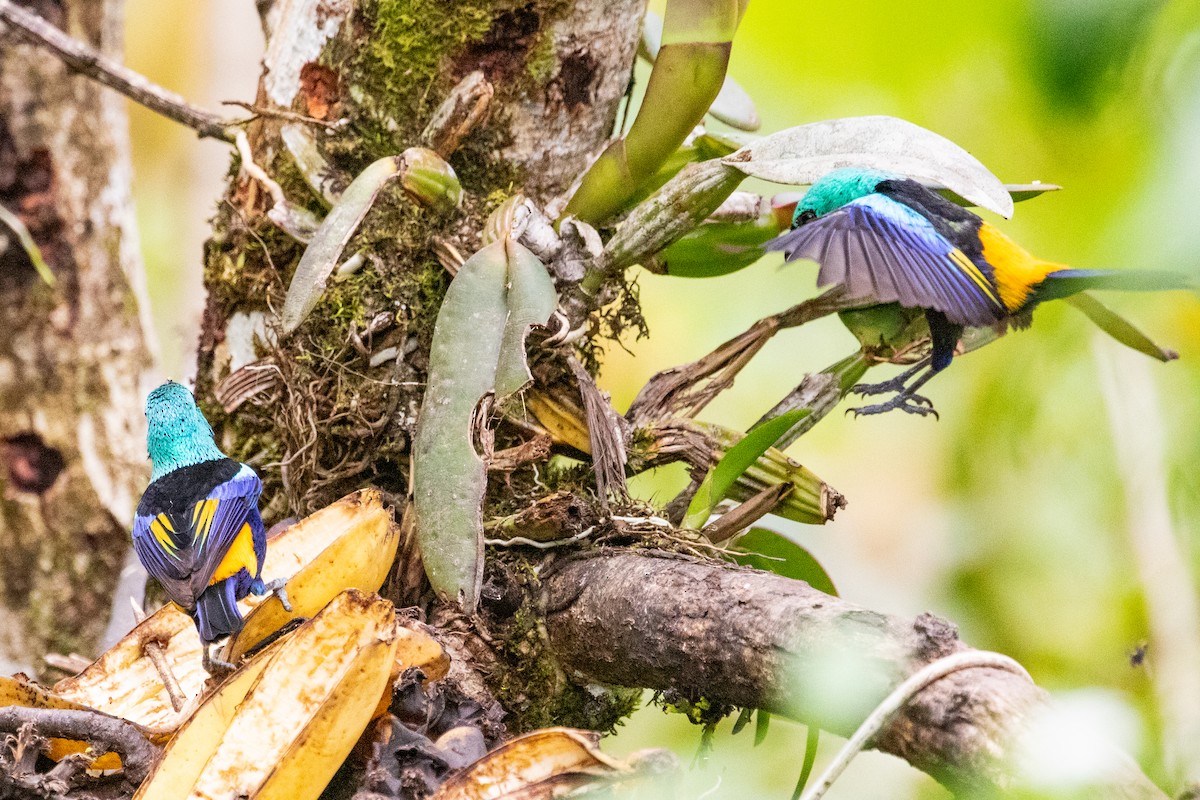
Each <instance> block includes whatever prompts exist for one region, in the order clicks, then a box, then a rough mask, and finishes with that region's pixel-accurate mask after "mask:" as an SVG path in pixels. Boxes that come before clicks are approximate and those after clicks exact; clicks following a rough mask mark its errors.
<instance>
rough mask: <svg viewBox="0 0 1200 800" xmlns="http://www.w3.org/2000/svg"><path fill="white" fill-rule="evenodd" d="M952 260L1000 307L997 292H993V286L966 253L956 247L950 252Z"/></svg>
mask: <svg viewBox="0 0 1200 800" xmlns="http://www.w3.org/2000/svg"><path fill="white" fill-rule="evenodd" d="M950 260H951V261H953V262H954V264H955V266H957V267H958V268H959V269H961V270H962V271H963V272H965V273H966V274H967V277H968V278H970V279H971V281H972V282H973V283H974V284H975V285H976V286H978V287H979V288H980V289H981V290H982V291H983V293H984V294H985V295H987V296H988V297H989V298H990V299H991V301H992V302H993V303H996V304H997V305H999V303H1000V298H998V297H996V292H995V291H993V290H992V285H991V284H990V283H988V279H987V277H986V276H984V274H983V273H982V272H980V271H979V267H977V266H975V262H974V261H972V260H971V259H969V258H967V254H966V253H964V252H963V251H962V250H959V249H958V248H957V247H956V248H954V249H953V250H951V251H950Z"/></svg>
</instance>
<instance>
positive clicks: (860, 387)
mask: <svg viewBox="0 0 1200 800" xmlns="http://www.w3.org/2000/svg"><path fill="white" fill-rule="evenodd" d="M927 366H929V357H928V356H926V357H925V358H922V359H921V360H920V361H918V362H917V363H916V364H914V365H913V366H911V367H909V368H908V369H906V370H904V372H901V373H900V374H899V375H897V376H896V377H894V378H891V379H889V380H886V381H880V382H879V383H859V384H855V385H854V387H852V388H851V389H850V391H851V392H853V393H854V394H861V395H871V394H888V393H889V392H903V391H904V388H905V384H907V383H908V382H909V381H910V380H911V379H912V377H913V376H914V375H916V374H917V373H918V372H920V371H921V370H923V369H925V368H926V367H927ZM922 399H924V398H922Z"/></svg>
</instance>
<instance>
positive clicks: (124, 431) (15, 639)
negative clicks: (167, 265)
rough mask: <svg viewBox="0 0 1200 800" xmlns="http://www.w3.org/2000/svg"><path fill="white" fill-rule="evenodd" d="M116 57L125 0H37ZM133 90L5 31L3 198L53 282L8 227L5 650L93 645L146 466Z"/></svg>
mask: <svg viewBox="0 0 1200 800" xmlns="http://www.w3.org/2000/svg"><path fill="white" fill-rule="evenodd" d="M29 6H30V7H31V9H32V10H34V11H36V12H38V13H40V14H43V15H45V16H46V17H47V18H48V19H50V20H51V21H52V22H53V23H54V24H56V25H58V26H59V27H61V28H62V29H63V30H65V31H67V32H68V33H70V34H71V35H72V36H75V37H77V38H79V39H82V40H83V41H85V42H88V43H90V44H91V45H93V46H95V47H97V48H99V49H100V50H102V51H103V52H105V53H106V54H109V55H113V56H116V57H118V58H119V56H120V52H121V47H122V46H121V26H122V17H121V3H120V2H119V0H64V2H57V3H51V2H40V3H30V4H29ZM130 177H131V174H130V161H129V141H128V125H127V123H126V115H125V109H124V100H123V99H122V98H121V97H120V96H118V95H116V94H114V93H112V92H109V91H107V90H105V89H102V88H100V87H99V86H98V85H96V84H94V83H92V82H90V81H89V80H87V79H85V78H82V77H78V76H73V75H71V74H70V73H69V72H68V70H67V69H66V68H65V67H64V66H63V64H61V63H60V62H59V61H58V60H57V59H55V58H54V57H53V56H51V55H49V54H47V53H46V52H44V51H42V50H39V49H37V48H35V47H34V46H32V45H29V44H26V43H25V42H24V41H22V40H21V39H19V38H17V36H16V35H15V33H13V32H12V31H3V32H0V204H3V205H4V206H5V207H6V208H7V209H9V210H10V211H12V212H14V213H15V214H16V215H17V216H18V217H19V218H20V219H21V220H22V221H23V222H24V224H25V226H26V227H27V228H28V229H29V231H30V233H31V234H32V237H33V239H34V241H35V242H36V244H37V245H38V246H39V248H40V250H41V252H42V255H43V256H44V258H45V260H46V262H47V263H48V265H49V267H50V269H51V271H52V272H53V274H54V277H55V279H56V285H55V286H54V287H53V288H51V287H50V286H49V285H47V284H46V283H45V282H44V281H43V280H42V279H41V278H39V276H38V274H37V273H36V272H35V270H34V269H33V267H32V265H31V263H30V261H29V259H28V257H27V256H26V254H25V252H24V251H23V250H22V249H21V248H20V247H19V246H17V244H16V240H15V238H14V237H12V236H8V235H6V233H7V232H6V231H5V230H3V229H0V242H3V244H0V330H3V334H0V437H2V438H3V441H2V444H0V466H3V469H2V470H0V481H2V482H3V489H4V492H3V499H2V500H0V549H2V550H3V552H4V557H3V558H2V559H0V631H2V633H0V660H10V661H15V662H17V663H20V664H25V665H34V664H35V661H34V659H35V658H38V657H40V656H41V655H42V654H44V653H46V652H48V651H59V652H72V651H77V652H81V653H92V652H94V646H95V644H96V642H97V640H98V638H99V636H100V634H101V633H102V631H103V629H104V625H105V622H106V621H107V619H108V616H109V615H108V611H109V606H110V599H111V592H112V590H113V587H114V586H115V584H116V582H117V577H118V573H119V571H120V569H121V564H122V561H123V558H124V556H125V554H126V552H127V551H128V550H129V528H130V525H131V524H132V519H133V509H134V506H135V505H136V503H137V498H138V494H139V492H140V490H141V488H142V487H143V485H144V482H145V480H146V477H147V472H148V470H147V469H146V466H145V458H146V456H145V446H144V439H145V435H144V430H143V428H144V424H145V422H144V420H143V419H142V415H141V398H142V396H144V393H145V391H146V390H147V389H148V388H149V381H150V379H151V375H150V372H149V369H150V366H151V363H152V355H151V351H150V347H149V344H148V342H149V341H150V339H149V334H148V330H149V325H148V323H147V318H146V316H145V314H144V313H143V312H144V311H145V309H146V303H145V293H144V288H143V284H144V276H143V274H142V263H141V259H140V256H139V254H138V242H137V237H136V232H135V227H134V216H133V213H134V212H133V203H132V196H131V193H130V192H131V186H130Z"/></svg>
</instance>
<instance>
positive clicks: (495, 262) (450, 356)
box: [413, 238, 557, 613]
mask: <svg viewBox="0 0 1200 800" xmlns="http://www.w3.org/2000/svg"><path fill="white" fill-rule="evenodd" d="M537 270H541V272H542V275H543V276H544V277H539V276H537ZM545 273H546V268H545V267H544V266H543V265H542V263H541V262H540V261H538V259H537V258H536V257H535V256H534V255H533V254H532V253H530V252H529V251H528V250H526V249H525V248H524V247H523V246H521V245H520V244H517V243H516V242H513V241H512V240H511V239H508V238H505V239H502V240H500V241H497V242H493V243H492V244H489V245H487V246H486V247H484V248H483V249H481V250H480V251H479V252H477V253H475V255H473V256H471V257H470V258H469V259H467V260H466V262H465V263H464V264H463V265H462V267H460V268H459V271H458V274H457V275H456V276H455V277H454V280H453V281H452V282H451V284H450V288H449V290H448V291H447V292H446V298H445V300H444V301H443V302H442V307H441V309H440V310H439V312H438V318H437V322H436V324H435V325H434V330H433V343H432V345H431V347H430V354H429V375H428V385H427V388H426V390H425V397H424V399H423V401H422V404H421V414H420V418H419V419H418V421H417V432H416V436H415V437H414V441H413V504H414V508H415V510H416V535H417V541H418V544H419V545H420V549H421V557H422V559H423V561H424V564H425V572H426V574H427V575H428V576H429V582H430V584H431V585H432V586H433V588H434V591H435V592H437V593H438V595H439V596H441V597H442V598H444V599H449V600H455V601H458V602H460V603H461V604H462V607H463V609H464V610H465V611H467V612H468V613H471V612H473V611H474V610H475V607H476V605H477V603H478V599H479V587H480V581H481V579H482V575H483V517H482V510H481V506H482V503H483V495H484V491H485V489H486V488H487V472H486V466H485V464H484V463H483V460H482V459H481V458H480V457H479V455H478V453H476V451H475V444H474V438H475V429H474V425H475V422H474V420H475V410H476V407H477V406H478V404H479V402H480V400H481V399H482V398H483V397H484V396H485V395H487V394H490V393H492V392H494V391H496V388H497V381H498V379H500V378H501V376H500V375H499V374H498V372H500V371H503V381H504V389H505V391H506V392H513V391H516V390H518V389H520V388H521V386H523V385H524V384H525V383H526V382H527V381H528V376H529V372H528V368H527V366H526V365H525V341H524V339H525V332H526V331H527V330H528V327H529V325H531V324H545V323H546V321H547V320H548V318H549V316H550V314H551V313H552V312H553V310H554V307H555V305H556V303H557V300H556V298H555V296H554V287H553V285H552V284H551V283H550V282H549V277H548V276H547V275H546V274H545ZM542 312H545V313H544V314H543V313H542Z"/></svg>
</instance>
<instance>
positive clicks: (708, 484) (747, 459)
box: [683, 409, 808, 528]
mask: <svg viewBox="0 0 1200 800" xmlns="http://www.w3.org/2000/svg"><path fill="white" fill-rule="evenodd" d="M807 413H808V410H807V409H797V410H795V411H789V412H787V413H786V414H781V415H779V416H778V417H776V418H775V419H772V420H770V421H768V422H765V423H763V424H762V425H759V426H758V427H757V428H755V429H754V430H752V431H750V432H749V433H747V434H746V435H745V437H744V438H743V439H742V440H741V441H740V442H738V443H737V444H735V445H733V446H732V447H730V448H729V449H728V450H726V451H725V455H724V456H722V457H721V460H720V461H718V462H717V464H716V466H715V467H713V468H712V469H711V470H709V473H708V475H707V476H705V478H704V481H703V482H701V484H700V488H699V489H697V490H696V494H695V495H693V497H692V502H691V503H690V504H689V505H688V510H687V514H686V515H685V516H684V519H683V524H684V526H685V527H689V528H700V527H702V526H703V525H704V523H705V522H707V521H708V518H709V516H710V515H711V514H712V512H713V509H714V508H716V507H717V503H720V502H721V501H722V500H723V499H725V496H726V495H727V494H728V493H729V491H730V489H732V488H733V486H734V484H735V483H736V482H737V480H738V478H740V477H741V476H742V475H743V474H744V473H745V472H746V471H747V470H749V469H750V468H751V467H752V466H754V463H755V462H756V461H758V459H759V457H760V456H762V455H763V454H764V453H766V452H767V450H768V449H770V448H771V447H772V446H773V445H774V444H775V442H777V441H778V440H779V438H780V437H781V436H783V435H784V434H785V433H787V432H788V430H789V429H790V428H791V427H792V426H793V425H795V424H796V423H797V422H799V421H800V418H801V417H803V416H804V415H806V414H807Z"/></svg>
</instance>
